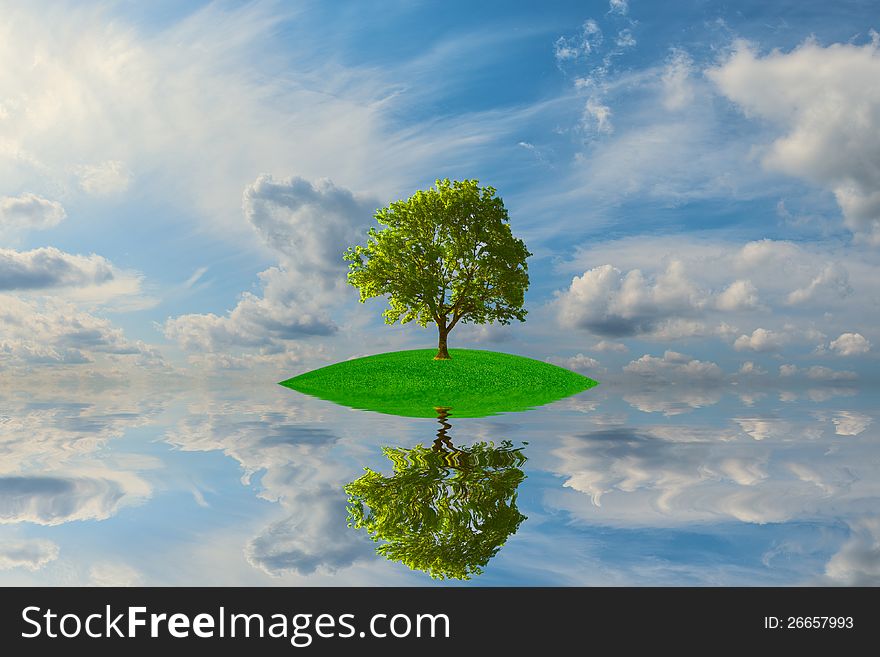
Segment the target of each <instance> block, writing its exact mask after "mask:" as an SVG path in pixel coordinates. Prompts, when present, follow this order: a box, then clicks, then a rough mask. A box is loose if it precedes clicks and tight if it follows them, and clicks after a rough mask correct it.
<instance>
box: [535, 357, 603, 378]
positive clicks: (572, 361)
mask: <svg viewBox="0 0 880 657" xmlns="http://www.w3.org/2000/svg"><path fill="white" fill-rule="evenodd" d="M547 361H548V362H550V363H553V364H554V365H559V366H560V367H565V368H567V369H570V370H574V371H575V372H580V373H581V374H590V373H593V374H595V373H596V370H598V369H599V361H598V360H596V359H595V358H591V357H590V356H585V355H584V354H580V353H579V354H577V355H575V356H571V357H570V358H556V357H554V358H548V359H547Z"/></svg>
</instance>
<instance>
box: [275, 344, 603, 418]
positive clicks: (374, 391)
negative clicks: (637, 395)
mask: <svg viewBox="0 0 880 657" xmlns="http://www.w3.org/2000/svg"><path fill="white" fill-rule="evenodd" d="M449 355H450V356H451V358H449V359H443V360H435V359H434V358H433V356H434V350H432V349H413V350H410V351H395V352H391V353H385V354H377V355H375V356H367V357H365V358H355V359H353V360H348V361H343V362H341V363H336V364H334V365H329V366H327V367H322V368H320V369H317V370H312V371H311V372H306V373H305V374H300V375H299V376H295V377H293V378H292V379H288V380H287V381H282V382H281V385H283V386H285V387H288V388H291V389H293V390H296V391H298V392H301V393H304V394H307V395H311V396H313V397H318V398H320V399H325V400H327V401H332V402H335V403H337V404H342V405H343V406H348V407H351V408H357V409H362V410H370V411H376V412H379V413H386V414H390V415H404V416H407V417H430V418H436V417H437V409H438V408H443V409H448V413H449V415H450V416H452V417H483V416H486V415H494V414H497V413H505V412H514V411H525V410H528V409H530V408H535V407H537V406H543V405H544V404H549V403H550V402H553V401H556V400H558V399H562V398H564V397H568V396H570V395H574V394H576V393H579V392H582V391H584V390H587V389H589V388H592V387H593V386H595V385H596V384H597V382H596V381H594V380H593V379H590V378H587V377H585V376H582V375H580V374H578V373H576V372H572V371H571V370H567V369H565V368H562V367H557V366H556V365H552V364H550V363H544V362H541V361H538V360H534V359H532V358H525V357H523V356H515V355H513V354H504V353H499V352H495V351H482V350H476V349H450V350H449Z"/></svg>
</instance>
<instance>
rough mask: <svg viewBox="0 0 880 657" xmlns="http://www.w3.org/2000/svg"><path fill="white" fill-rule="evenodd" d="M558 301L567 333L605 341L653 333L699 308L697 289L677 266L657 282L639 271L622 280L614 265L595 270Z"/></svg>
mask: <svg viewBox="0 0 880 657" xmlns="http://www.w3.org/2000/svg"><path fill="white" fill-rule="evenodd" d="M557 296H558V298H557V309H558V316H559V321H560V323H561V324H562V325H563V326H564V327H566V328H581V329H586V330H588V331H590V332H591V333H593V334H595V335H600V336H605V337H624V336H631V335H638V334H643V333H650V332H651V331H654V330H656V329H657V328H658V327H659V326H660V324H661V323H662V322H663V321H664V320H669V319H673V318H677V317H678V315H680V314H687V313H690V312H692V311H693V310H694V309H695V308H697V307H698V306H699V303H700V300H699V297H698V291H697V289H696V286H695V285H694V284H693V283H692V282H691V281H690V280H689V279H688V278H687V276H686V275H685V272H684V267H683V265H682V263H681V262H680V261H677V260H673V261H671V262H670V263H669V265H668V266H667V268H666V271H664V272H661V273H658V274H657V275H655V276H653V277H646V276H645V275H644V274H643V273H642V271H641V270H639V269H633V270H630V271H629V272H627V273H626V274H624V273H623V272H622V271H621V270H619V269H617V268H615V267H613V266H612V265H602V266H600V267H594V268H593V269H590V270H589V271H586V272H584V274H583V275H582V276H575V277H574V278H573V279H572V282H571V285H570V286H569V288H568V290H566V291H565V292H562V293H559V294H558V295H557Z"/></svg>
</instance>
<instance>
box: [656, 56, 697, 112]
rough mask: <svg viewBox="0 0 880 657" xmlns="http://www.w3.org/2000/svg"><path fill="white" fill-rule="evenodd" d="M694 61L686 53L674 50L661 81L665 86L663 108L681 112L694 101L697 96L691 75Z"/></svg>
mask: <svg viewBox="0 0 880 657" xmlns="http://www.w3.org/2000/svg"><path fill="white" fill-rule="evenodd" d="M693 72H694V61H693V59H691V56H690V55H688V54H687V53H686V52H685V51H683V50H679V49H674V50H673V51H672V54H671V55H670V57H669V60H668V61H667V62H666V66H665V67H664V69H663V74H662V76H661V77H660V80H661V82H662V84H663V106H664V107H665V108H666V109H668V110H673V111H674V110H680V109H683V108H685V107H687V106H688V105H690V104H691V103H692V102H693V101H694V96H695V94H696V92H695V89H694V85H693V82H692V80H691V75H692V74H693Z"/></svg>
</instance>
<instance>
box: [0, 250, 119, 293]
mask: <svg viewBox="0 0 880 657" xmlns="http://www.w3.org/2000/svg"><path fill="white" fill-rule="evenodd" d="M113 278H114V271H113V266H112V265H111V264H110V262H109V261H108V260H106V259H105V258H102V257H101V256H98V255H90V256H80V255H72V254H70V253H64V252H63V251H59V250H58V249H56V248H54V247H47V248H40V249H34V250H32V251H14V250H12V249H0V291H3V290H35V289H45V288H57V287H85V286H88V285H101V284H103V283H107V282H110V281H112V280H113Z"/></svg>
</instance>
